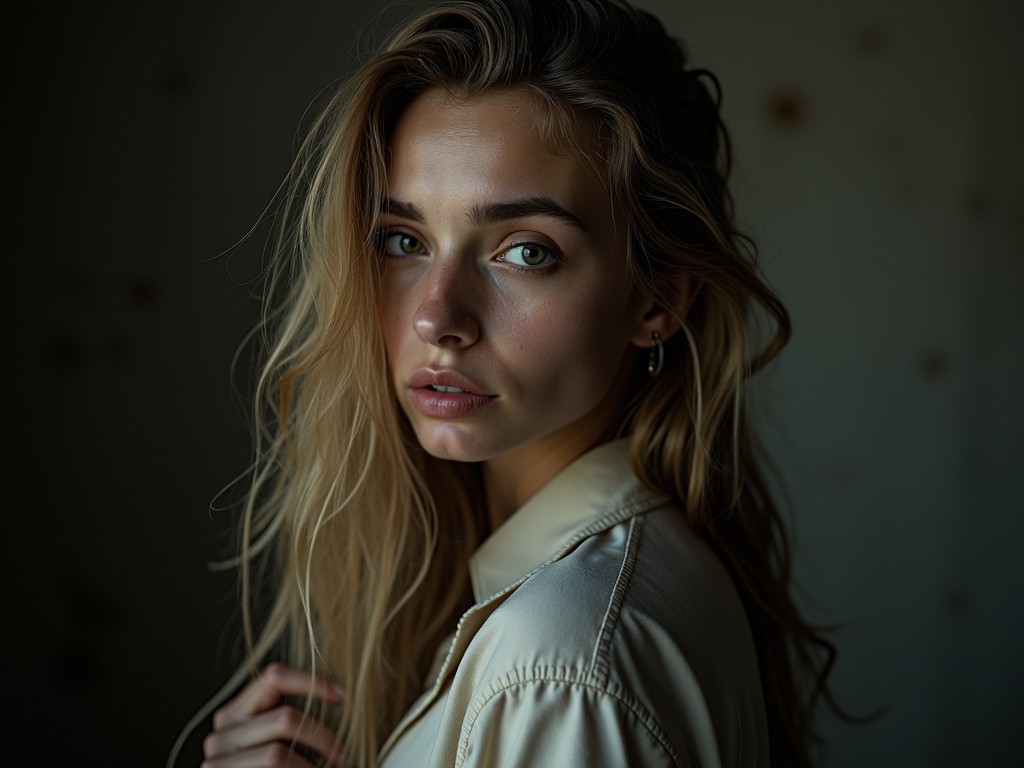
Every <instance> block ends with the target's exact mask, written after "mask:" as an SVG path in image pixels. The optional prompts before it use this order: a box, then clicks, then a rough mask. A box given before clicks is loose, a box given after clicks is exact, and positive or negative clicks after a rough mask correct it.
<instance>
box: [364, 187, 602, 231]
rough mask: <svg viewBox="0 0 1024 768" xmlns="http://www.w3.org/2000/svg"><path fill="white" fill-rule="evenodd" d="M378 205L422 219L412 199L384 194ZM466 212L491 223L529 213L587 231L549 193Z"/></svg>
mask: <svg viewBox="0 0 1024 768" xmlns="http://www.w3.org/2000/svg"><path fill="white" fill-rule="evenodd" d="M382 208H383V212H384V213H390V214H392V215H394V216H399V217H401V218H403V219H409V220H410V221H415V222H419V223H420V224H422V223H424V222H425V221H426V217H425V216H424V215H423V212H422V211H421V210H420V209H419V208H417V207H416V206H415V205H414V204H412V203H406V202H403V201H401V200H394V199H393V198H390V197H386V198H384V204H383V206H382ZM468 215H469V220H470V221H472V222H473V223H474V224H477V225H482V224H493V223H495V222H498V221H508V220H510V219H525V218H529V217H530V216H547V217H549V218H552V219H557V220H559V221H561V222H563V223H565V224H569V225H570V226H573V227H576V228H577V229H579V230H581V231H582V232H589V231H590V230H589V228H588V227H587V225H586V224H584V223H583V221H582V220H581V219H580V218H579V217H578V216H576V215H575V214H572V213H570V212H569V211H567V210H565V208H563V207H562V206H560V205H559V204H558V203H556V202H555V201H554V200H552V199H551V198H550V197H546V196H544V195H534V196H532V197H523V198H519V199H518V200H509V201H507V202H503V203H483V204H481V203H477V204H476V205H474V206H473V207H472V208H470V209H469V214H468Z"/></svg>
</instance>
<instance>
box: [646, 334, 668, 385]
mask: <svg viewBox="0 0 1024 768" xmlns="http://www.w3.org/2000/svg"><path fill="white" fill-rule="evenodd" d="M651 341H652V342H654V343H653V344H651V353H650V356H649V357H648V358H647V372H648V373H649V374H651V378H652V379H653V378H654V377H655V376H657V375H658V374H659V373H661V366H662V365H664V364H665V348H664V347H663V346H662V345H661V334H660V333H658V332H657V331H651Z"/></svg>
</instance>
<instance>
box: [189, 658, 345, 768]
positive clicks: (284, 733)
mask: <svg viewBox="0 0 1024 768" xmlns="http://www.w3.org/2000/svg"><path fill="white" fill-rule="evenodd" d="M285 696H312V697H315V698H318V699H322V700H324V701H327V702H331V703H334V702H338V701H341V700H342V698H343V693H342V691H341V689H340V688H338V687H337V685H335V684H334V683H332V682H331V681H330V680H327V679H326V678H323V677H314V676H313V675H312V674H310V673H309V672H306V671H304V670H301V669H294V668H292V667H286V666H285V665H283V664H278V663H271V664H269V665H267V667H266V669H264V670H263V673H262V674H261V675H260V676H259V677H257V678H256V679H255V680H253V681H252V682H251V683H249V684H248V685H247V686H245V688H243V689H242V691H241V692H240V693H239V694H238V695H237V696H235V697H234V698H233V699H231V700H230V701H229V702H227V703H226V704H225V705H224V706H222V707H221V708H220V709H218V710H217V711H216V712H214V714H213V732H212V733H210V735H209V736H207V737H206V738H205V739H204V740H203V756H204V757H205V759H204V760H203V763H202V768H271V767H272V766H280V767H282V768H283V767H285V766H290V767H291V768H309V766H311V765H312V763H310V762H309V761H308V760H307V759H306V758H305V757H303V753H304V752H305V753H308V754H312V753H315V754H318V755H320V756H321V757H323V758H325V759H326V760H327V765H331V766H340V765H341V764H342V763H341V758H342V756H341V755H340V754H338V752H337V751H336V750H335V749H334V746H335V745H334V731H333V730H332V729H331V728H328V727H327V726H326V725H324V724H323V723H322V722H320V721H319V720H315V719H313V718H312V717H303V714H302V709H301V708H299V707H296V706H292V705H291V704H288V703H286V702H285V701H284V697H285ZM293 744H294V745H295V747H296V748H295V749H293V748H292V745H293Z"/></svg>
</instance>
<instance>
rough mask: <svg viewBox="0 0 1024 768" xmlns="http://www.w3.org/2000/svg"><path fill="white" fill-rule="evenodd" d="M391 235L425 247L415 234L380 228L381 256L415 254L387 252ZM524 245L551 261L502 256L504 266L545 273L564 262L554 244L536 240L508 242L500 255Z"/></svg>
mask: <svg viewBox="0 0 1024 768" xmlns="http://www.w3.org/2000/svg"><path fill="white" fill-rule="evenodd" d="M392 237H410V238H412V239H413V240H415V241H416V242H417V243H419V245H420V246H421V247H425V246H424V243H423V240H421V239H420V238H419V237H417V236H416V235H413V234H410V233H408V232H405V231H403V230H395V229H385V230H381V231H380V232H378V233H376V235H375V238H376V241H377V248H378V252H379V253H380V254H381V256H382V257H383V258H395V259H400V258H404V257H411V256H416V255H417V254H415V253H409V254H403V255H402V256H399V255H394V254H391V253H389V252H388V240H390V239H391V238H392ZM524 246H532V247H534V248H539V249H540V250H542V251H545V252H546V253H547V254H548V255H549V256H550V257H551V261H550V262H548V263H547V264H544V265H541V266H536V267H529V266H523V265H521V264H513V263H512V262H510V261H507V260H505V259H504V258H502V263H503V264H504V265H505V266H506V267H508V268H509V269H512V270H515V271H516V272H520V273H524V274H525V273H532V274H535V275H538V274H546V273H547V272H550V271H551V270H552V269H555V268H556V267H558V266H559V265H561V264H563V263H564V256H563V254H562V251H561V250H560V249H559V248H557V247H555V246H554V245H548V244H545V243H539V242H537V241H536V240H519V241H517V242H513V243H511V244H509V245H508V246H507V247H506V248H503V249H502V250H501V254H500V256H502V257H504V256H505V254H507V253H508V252H509V251H511V250H513V249H515V248H522V247H524Z"/></svg>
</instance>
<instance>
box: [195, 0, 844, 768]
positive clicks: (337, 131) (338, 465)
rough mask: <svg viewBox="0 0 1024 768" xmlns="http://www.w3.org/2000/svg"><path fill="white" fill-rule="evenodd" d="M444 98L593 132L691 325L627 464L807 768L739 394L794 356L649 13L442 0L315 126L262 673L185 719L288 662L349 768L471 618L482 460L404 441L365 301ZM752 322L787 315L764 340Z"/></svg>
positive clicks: (795, 655)
mask: <svg viewBox="0 0 1024 768" xmlns="http://www.w3.org/2000/svg"><path fill="white" fill-rule="evenodd" d="M708 83H711V84H713V85H714V86H715V91H716V93H715V96H714V97H712V94H711V92H710V91H709V90H708V87H707V84H708ZM431 88H442V89H444V90H445V91H447V92H448V93H449V94H450V95H452V96H453V97H455V98H472V97H473V96H474V95H476V94H479V93H483V92H485V91H488V90H492V89H496V88H518V89H523V90H526V91H528V92H530V93H532V94H534V95H536V96H537V97H538V98H539V99H541V100H542V101H543V102H544V103H545V104H546V105H548V107H550V109H549V110H548V114H549V115H550V117H551V121H550V122H551V128H552V133H553V135H555V136H560V137H561V139H562V141H560V142H559V143H560V144H565V143H567V139H569V138H571V136H572V135H574V134H575V133H576V132H578V131H587V132H589V133H590V134H591V135H593V136H594V137H596V138H595V141H593V142H591V144H593V145H594V146H593V148H592V153H591V156H590V157H589V158H588V160H589V162H591V163H593V164H594V166H595V167H597V168H599V169H600V171H601V173H603V174H604V176H605V178H606V180H607V184H608V187H609V190H610V191H611V193H612V198H613V201H614V203H615V207H616V210H617V211H619V212H621V215H622V216H623V217H624V220H625V222H626V223H627V225H628V231H629V244H628V247H627V259H628V265H629V268H630V272H631V274H632V275H633V279H634V283H635V288H636V290H637V291H638V292H639V293H640V294H641V295H643V296H646V297H648V298H651V299H653V300H654V301H655V302H656V303H657V304H658V305H659V306H661V307H663V308H665V309H667V310H669V311H674V312H675V313H676V319H677V320H678V321H679V322H680V324H681V326H682V332H681V333H678V334H676V335H675V336H674V337H673V338H671V339H670V340H668V341H667V342H666V344H665V365H664V369H663V370H662V372H661V374H660V375H659V376H658V377H656V378H654V379H649V378H648V377H647V376H646V371H638V375H637V377H636V378H635V380H634V381H633V383H632V386H631V390H630V403H629V406H628V408H627V410H626V411H625V412H624V414H623V420H622V425H621V429H622V432H623V433H624V434H628V435H629V436H630V438H631V441H632V443H631V446H632V463H633V468H634V471H635V472H636V474H637V475H638V477H640V478H641V479H642V480H643V481H644V482H645V483H647V484H648V485H650V486H652V487H654V488H658V489H661V490H663V491H665V492H668V493H670V494H672V495H673V496H675V497H677V498H678V499H679V500H680V501H681V503H682V505H683V507H684V509H685V514H686V517H687V519H688V521H689V523H690V525H691V526H692V527H693V528H694V530H695V531H697V532H698V533H699V534H701V535H702V536H703V537H704V538H705V539H706V540H707V541H708V542H709V543H710V544H711V546H712V547H713V548H714V549H715V550H716V551H717V552H718V554H719V556H720V557H721V558H722V560H723V562H724V563H725V565H726V567H727V568H728V570H729V571H730V573H731V575H732V577H733V579H734V581H735V583H736V586H737V589H738V590H739V592H740V595H741V597H742V599H743V602H744V605H745V608H746V611H747V615H748V618H749V621H750V624H751V627H752V629H753V632H754V637H755V640H756V642H757V646H758V653H759V659H760V668H761V674H762V682H763V688H764V692H765V696H766V705H767V711H768V718H769V732H770V737H771V749H772V758H773V763H776V764H785V765H801V766H804V765H810V757H809V743H810V734H811V731H812V729H811V725H812V715H813V709H814V705H815V702H816V700H817V699H818V698H819V697H820V696H821V695H824V696H825V697H826V698H829V696H828V691H827V688H826V687H825V680H826V676H827V673H828V670H829V668H830V666H831V661H832V656H833V650H832V648H831V646H830V644H829V643H827V641H825V640H824V639H823V638H822V637H821V636H820V635H819V634H818V633H817V632H816V631H815V630H814V629H813V628H811V627H810V626H809V625H808V624H807V623H806V622H805V621H804V620H803V619H802V618H801V616H800V614H799V612H798V611H797V609H796V607H795V605H794V603H793V601H792V599H791V596H790V587H789V569H790V558H789V552H788V549H787V544H786V535H785V531H784V528H783V525H782V522H781V520H780V517H779V514H778V513H777V511H776V509H775V507H774V506H773V504H772V502H771V499H770V496H769V493H768V490H767V487H766V485H765V483H764V481H763V479H762V477H761V475H760V474H759V472H758V470H757V466H756V463H755V461H754V458H753V455H752V448H751V445H750V437H749V434H748V429H747V426H746V423H745V416H744V407H743V405H744V403H743V400H744V384H745V381H746V379H747V378H748V377H749V376H750V375H751V374H752V373H753V372H755V371H756V370H758V369H759V368H761V367H762V366H763V365H764V364H765V363H766V362H767V361H768V360H770V359H771V358H772V357H773V356H774V355H775V354H776V353H777V352H778V350H779V349H780V348H781V347H782V346H783V345H784V344H785V342H786V340H787V338H788V335H789V318H788V316H787V313H786V310H785V308H784V307H783V305H782V304H781V302H780V301H779V300H778V299H777V298H776V296H775V295H774V294H773V293H772V291H771V290H770V289H769V288H768V287H767V286H766V285H765V283H764V282H763V281H762V280H761V278H760V277H759V276H758V272H757V267H756V263H755V259H754V251H753V248H752V246H751V245H750V244H749V243H748V242H747V241H746V240H745V239H744V238H743V237H742V235H740V233H738V232H737V231H736V229H735V227H734V224H733V220H734V217H733V210H732V203H731V199H730V195H729V191H728V188H727V186H726V178H727V176H728V171H729V146H728V138H727V134H726V132H725V128H724V126H723V125H722V122H721V118H720V115H719V109H718V103H717V102H718V92H717V91H718V86H717V81H715V79H714V77H713V76H712V75H711V74H710V73H707V72H705V71H703V70H691V69H689V68H688V65H687V61H686V57H685V54H684V51H683V49H682V47H681V46H680V45H679V44H678V42H676V41H675V40H673V39H672V38H670V37H669V36H668V35H667V34H666V32H665V30H664V28H663V27H662V25H661V24H660V22H658V21H657V19H655V18H654V17H653V16H651V15H650V14H648V13H645V12H643V11H640V10H637V9H634V8H632V7H631V6H629V5H627V4H625V3H623V2H615V1H614V0H536V1H534V2H531V1H530V0H472V1H470V0H467V1H465V2H458V1H457V2H449V3H445V4H441V5H437V6H433V7H431V8H429V9H427V10H425V11H423V12H422V13H420V14H419V15H417V16H416V17H415V18H413V19H412V20H411V21H409V22H408V23H407V24H406V25H405V26H404V27H403V28H402V29H400V30H399V32H398V33H397V34H396V35H395V36H394V37H393V39H392V40H391V41H390V42H389V43H388V44H387V45H386V46H385V47H384V49H383V50H382V51H381V52H380V53H379V54H378V55H377V56H376V57H374V58H373V59H372V60H371V61H370V62H369V63H367V64H366V65H365V66H363V67H362V68H361V69H360V70H359V71H358V72H356V74H355V75H354V76H353V77H352V78H351V79H350V80H349V81H348V82H347V84H346V85H345V87H344V88H342V89H341V90H340V91H339V92H338V93H337V94H336V95H335V96H334V98H333V99H332V100H331V101H330V103H329V104H328V105H327V107H326V108H325V109H324V110H323V112H322V113H321V116H320V117H319V118H318V119H317V120H316V122H315V123H314V125H313V126H312V128H311V130H310V132H309V134H308V137H307V139H306V140H305V142H304V144H303V146H302V148H301V150H300V153H299V157H298V159H297V161H296V163H295V166H294V168H293V175H292V179H291V185H290V187H289V191H288V193H287V195H286V197H285V199H284V206H283V208H284V210H283V211H282V212H281V214H282V217H281V220H282V221H284V222H285V225H284V226H283V227H282V228H281V229H280V231H279V237H278V241H277V247H276V253H277V258H276V259H275V260H274V261H273V263H272V264H271V265H270V269H269V272H268V275H267V282H266V296H265V307H266V314H265V316H264V318H263V322H262V324H261V327H260V338H261V339H263V340H264V341H265V354H264V362H263V366H262V373H261V374H260V376H259V379H258V381H257V385H256V395H257V397H256V398H255V407H254V410H253V414H252V416H253V419H254V422H255V424H256V434H257V440H256V454H255V462H254V472H253V476H252V483H251V487H250V488H249V490H248V493H247V496H246V500H245V506H244V514H243V516H242V521H243V522H242V528H241V543H240V546H241V552H240V556H239V559H238V564H239V567H240V571H241V583H242V585H243V594H242V605H243V620H244V627H245V637H246V643H247V648H248V655H249V663H248V664H247V665H245V666H244V667H243V668H242V669H240V670H239V671H238V673H237V674H236V675H235V676H234V677H233V678H232V679H231V680H230V681H229V682H228V683H227V685H226V686H225V687H224V689H223V690H222V691H221V693H220V694H219V696H218V697H217V698H216V699H215V700H214V702H211V705H210V706H209V707H208V708H207V709H206V710H204V711H203V712H201V713H200V714H199V716H197V717H202V716H205V715H206V714H208V713H209V711H210V709H212V706H213V705H214V704H215V702H216V701H219V700H221V699H223V698H225V697H226V696H228V695H230V693H231V692H232V691H233V690H234V689H235V688H237V686H238V685H240V684H241V683H242V682H244V680H245V679H246V678H247V677H248V676H249V675H250V674H253V673H254V672H255V670H256V667H257V665H258V664H259V663H261V662H262V661H263V660H265V659H267V658H269V657H271V656H276V657H278V658H280V659H282V660H284V661H286V662H287V663H290V664H293V665H296V666H300V667H306V668H312V669H313V670H314V671H316V672H318V673H324V674H327V675H330V676H332V677H333V678H335V679H336V680H338V681H339V682H340V683H341V684H342V686H344V687H345V688H346V690H347V697H346V701H345V704H344V706H342V707H341V708H340V710H339V711H326V709H325V708H323V707H322V706H321V705H320V704H319V703H318V702H312V701H311V702H308V704H307V708H308V711H309V712H310V713H311V714H313V715H315V716H318V717H321V718H325V719H327V720H328V721H329V722H332V723H333V724H334V725H335V726H336V730H337V738H338V741H339V743H341V744H344V745H345V750H346V760H347V763H346V764H348V765H353V766H370V765H373V764H375V761H376V756H377V753H378V750H379V748H380V746H381V744H382V742H383V739H384V738H385V737H386V735H387V734H388V733H389V731H390V730H391V729H392V728H393V727H394V726H395V724H396V723H397V721H398V719H399V718H400V717H401V715H402V714H403V713H404V711H405V710H406V709H407V708H408V706H409V705H410V704H411V702H412V700H413V699H414V698H415V697H416V695H417V694H418V693H419V692H420V689H421V686H422V681H423V677H424V675H425V673H426V668H427V666H428V665H429V661H430V658H431V656H432V654H433V652H434V650H435V648H436V646H437V645H438V643H439V642H440V641H441V640H442V638H443V637H444V635H446V634H447V633H448V632H450V631H451V630H452V629H453V628H454V626H455V623H456V621H457V618H458V616H459V614H460V613H461V612H462V611H463V610H464V609H465V608H466V607H468V604H469V601H470V592H469V588H468V587H469V585H468V578H467V569H466V562H467V560H468V558H469V555H470V554H471V553H472V551H473V550H474V549H475V547H476V546H477V545H478V543H479V541H480V539H481V537H482V536H483V535H484V533H485V532H486V524H485V522H484V519H483V517H482V512H483V509H484V505H483V502H482V495H481V487H480V479H479V475H478V473H477V468H476V467H475V466H472V465H458V464H455V463H450V462H444V461H440V460H436V459H433V458H432V457H430V456H428V455H427V454H425V452H423V451H422V449H420V448H419V446H418V445H417V444H416V441H415V438H414V437H413V436H412V434H411V431H410V429H409V427H408V424H407V422H406V421H405V418H404V416H402V415H401V414H400V412H399V409H398V408H397V405H396V402H395V398H394V395H393V392H392V389H391V386H390V384H389V380H388V376H387V361H386V357H385V352H384V347H383V342H382V338H381V333H380V329H379V327H378V324H377V321H376V307H375V292H376V284H377V280H378V275H377V264H376V258H375V256H374V253H375V247H374V245H373V243H372V236H373V235H372V233H373V232H374V229H375V222H376V216H377V213H378V211H380V210H381V206H382V201H383V200H384V198H385V189H386V178H385V159H386V147H387V141H388V137H389V133H390V131H391V129H392V127H393V126H394V123H395V121H396V120H397V118H398V116H399V115H400V114H401V112H402V110H403V109H404V108H405V107H406V106H407V105H408V104H409V103H410V102H411V101H412V100H413V99H414V98H415V97H416V96H417V95H418V94H420V93H422V92H424V91H425V90H428V89H431ZM691 294H692V295H691ZM756 317H765V318H768V319H770V320H771V321H773V323H774V331H773V333H772V335H771V338H770V339H769V341H768V342H767V344H765V345H763V346H759V345H758V344H757V339H756V338H755V333H754V331H753V328H754V321H755V318H756ZM268 593H269V597H268ZM265 597H268V604H267V605H266V610H265V611H261V612H260V616H259V617H258V618H257V617H256V616H255V615H254V613H255V611H254V609H253V606H255V605H263V604H264V598H265Z"/></svg>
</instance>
